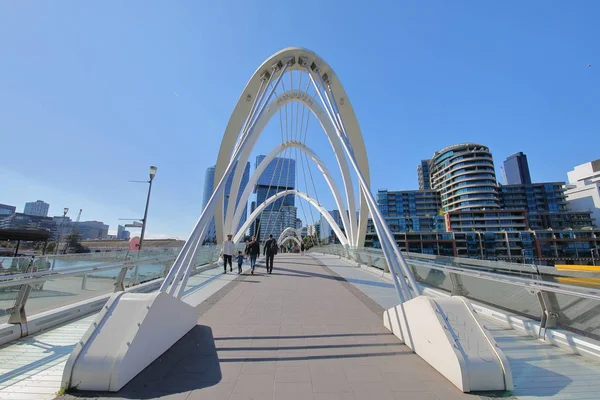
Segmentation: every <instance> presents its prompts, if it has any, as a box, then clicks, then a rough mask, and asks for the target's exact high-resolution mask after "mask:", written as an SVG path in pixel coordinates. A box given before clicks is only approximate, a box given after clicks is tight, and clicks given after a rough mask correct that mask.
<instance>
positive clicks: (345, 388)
mask: <svg viewBox="0 0 600 400" xmlns="http://www.w3.org/2000/svg"><path fill="white" fill-rule="evenodd" d="M311 376H312V385H313V392H317V393H348V392H352V386H351V385H350V382H348V378H346V375H345V374H344V373H342V372H341V371H340V372H337V373H329V374H325V373H324V374H319V375H311Z"/></svg>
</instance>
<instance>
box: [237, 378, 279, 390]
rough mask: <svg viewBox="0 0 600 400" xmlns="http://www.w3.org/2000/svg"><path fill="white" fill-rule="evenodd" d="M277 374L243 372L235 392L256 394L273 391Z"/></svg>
mask: <svg viewBox="0 0 600 400" xmlns="http://www.w3.org/2000/svg"><path fill="white" fill-rule="evenodd" d="M274 383H275V376H274V375H272V374H249V375H246V374H243V375H240V376H239V377H238V380H237V383H236V385H235V389H233V392H234V393H238V394H254V393H273V384H274Z"/></svg>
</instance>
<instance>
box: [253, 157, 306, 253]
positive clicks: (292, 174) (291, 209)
mask: <svg viewBox="0 0 600 400" xmlns="http://www.w3.org/2000/svg"><path fill="white" fill-rule="evenodd" d="M265 157H266V156H264V155H260V156H258V157H256V167H258V166H259V165H260V163H261V162H263V160H264V159H265ZM295 187H296V160H295V159H292V158H284V157H276V158H274V159H273V160H272V161H271V162H270V163H269V165H267V167H266V168H265V170H264V172H263V173H262V174H261V175H260V177H259V178H258V181H257V184H256V187H255V188H254V192H255V193H256V204H257V206H258V205H260V204H262V203H264V202H265V200H267V199H268V198H270V197H272V196H274V195H275V194H277V193H279V192H282V191H284V190H288V189H294V188H295ZM294 200H295V196H294V195H291V194H290V195H286V196H283V197H282V198H280V199H277V200H276V201H274V202H273V203H271V204H269V205H268V206H267V207H265V209H264V210H263V212H262V213H261V215H260V216H259V218H257V221H256V224H254V227H255V231H254V232H251V234H252V235H256V236H257V237H258V239H259V240H261V241H262V240H265V239H266V238H267V237H268V236H269V235H270V234H272V235H273V236H274V237H277V236H279V235H280V234H281V232H282V231H283V229H285V228H287V227H289V226H291V227H294V226H295V224H296V212H297V210H296V207H295V201H294ZM257 231H258V232H257Z"/></svg>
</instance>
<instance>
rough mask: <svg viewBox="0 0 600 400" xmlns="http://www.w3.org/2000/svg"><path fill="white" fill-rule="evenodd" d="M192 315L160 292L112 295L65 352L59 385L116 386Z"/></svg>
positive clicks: (184, 328)
mask: <svg viewBox="0 0 600 400" xmlns="http://www.w3.org/2000/svg"><path fill="white" fill-rule="evenodd" d="M197 319H198V316H197V314H196V310H195V309H194V307H192V306H190V305H188V304H186V303H184V302H183V301H181V300H179V299H176V298H175V297H173V296H171V295H169V294H166V293H162V292H158V293H123V292H119V293H114V294H113V295H112V297H111V298H110V299H109V301H108V302H107V304H106V305H105V306H104V308H103V309H102V311H101V312H100V314H99V315H98V317H97V318H96V321H95V322H94V323H93V324H92V326H91V327H90V329H89V330H88V331H87V333H86V334H85V335H84V336H83V338H82V340H81V341H80V342H79V343H78V344H77V346H76V347H75V349H74V350H73V352H72V353H71V356H70V357H69V359H68V361H67V364H66V366H65V370H64V372H63V380H62V387H63V388H64V389H71V388H76V389H78V390H89V391H109V392H116V391H118V390H120V389H121V388H122V387H123V386H125V385H126V384H127V383H128V382H129V381H130V380H131V379H133V378H134V377H135V376H136V375H137V374H139V373H140V372H141V371H142V370H144V368H146V367H147V366H148V365H150V364H151V363H152V362H153V361H154V360H155V359H157V358H158V357H159V356H160V355H161V354H162V353H164V352H165V351H167V350H168V349H169V348H170V347H171V346H173V345H174V344H175V343H176V342H177V341H178V340H179V339H180V338H181V337H183V336H184V335H185V334H186V333H187V332H189V331H190V330H191V329H192V328H193V327H194V326H196V322H197Z"/></svg>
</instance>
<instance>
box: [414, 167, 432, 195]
mask: <svg viewBox="0 0 600 400" xmlns="http://www.w3.org/2000/svg"><path fill="white" fill-rule="evenodd" d="M430 162H431V160H421V164H419V166H418V167H417V176H418V177H419V190H430V189H431V183H430V181H429V163H430Z"/></svg>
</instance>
